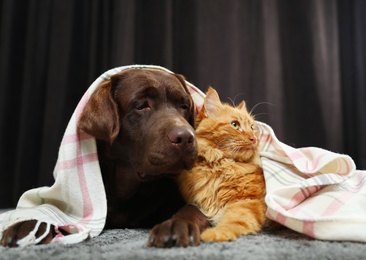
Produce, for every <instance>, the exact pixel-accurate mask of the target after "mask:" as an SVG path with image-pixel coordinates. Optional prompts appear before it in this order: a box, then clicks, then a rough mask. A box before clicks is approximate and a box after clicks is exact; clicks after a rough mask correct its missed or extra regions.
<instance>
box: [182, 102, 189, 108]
mask: <svg viewBox="0 0 366 260" xmlns="http://www.w3.org/2000/svg"><path fill="white" fill-rule="evenodd" d="M180 108H183V109H188V108H189V105H188V104H187V103H184V102H182V103H180Z"/></svg>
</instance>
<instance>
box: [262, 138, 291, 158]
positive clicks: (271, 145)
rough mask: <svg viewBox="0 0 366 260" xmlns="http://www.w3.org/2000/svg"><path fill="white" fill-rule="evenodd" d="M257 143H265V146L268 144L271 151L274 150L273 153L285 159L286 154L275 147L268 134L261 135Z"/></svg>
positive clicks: (275, 144)
mask: <svg viewBox="0 0 366 260" xmlns="http://www.w3.org/2000/svg"><path fill="white" fill-rule="evenodd" d="M259 142H261V143H265V144H269V145H270V148H272V149H275V151H276V152H277V153H278V154H280V155H282V156H284V157H287V154H286V152H285V151H284V150H283V149H282V148H281V147H279V146H278V145H277V143H276V142H275V140H274V139H273V138H272V136H271V135H270V134H262V135H261V136H260V137H259Z"/></svg>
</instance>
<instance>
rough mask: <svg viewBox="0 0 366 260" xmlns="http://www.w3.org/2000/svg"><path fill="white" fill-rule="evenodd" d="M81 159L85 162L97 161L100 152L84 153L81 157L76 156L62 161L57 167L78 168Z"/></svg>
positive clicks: (65, 168)
mask: <svg viewBox="0 0 366 260" xmlns="http://www.w3.org/2000/svg"><path fill="white" fill-rule="evenodd" d="M80 161H82V162H83V163H84V164H86V163H91V162H96V161H98V154H97V153H92V154H87V155H83V156H82V158H81V159H79V158H74V159H70V160H64V161H60V162H59V163H58V164H57V167H58V169H59V170H67V169H72V168H76V167H77V166H78V163H79V162H80Z"/></svg>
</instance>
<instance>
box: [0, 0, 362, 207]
mask: <svg viewBox="0 0 366 260" xmlns="http://www.w3.org/2000/svg"><path fill="white" fill-rule="evenodd" d="M365 24H366V1H363V0H358V1H357V0H342V1H340V0H339V1H336V0H334V1H332V0H288V1H281V0H159V1H152V0H150V1H149V0H145V1H143V0H136V1H133V0H99V1H97V0H78V1H74V0H62V1H59V0H28V1H23V0H0V124H1V125H0V207H14V206H15V205H16V202H17V200H18V198H19V196H20V195H21V194H22V193H23V192H24V191H25V190H28V189H30V188H33V187H39V186H43V185H51V184H52V183H53V177H52V171H53V167H54V165H55V162H56V159H57V151H58V145H59V143H60V141H61V137H62V135H63V131H64V130H65V128H66V124H67V122H68V120H69V117H70V116H71V114H72V112H73V109H74V108H75V106H76V104H77V102H78V101H79V99H80V98H81V95H82V94H83V93H84V91H85V90H86V88H87V87H89V85H90V84H91V83H92V82H93V81H94V80H95V79H96V78H97V77H98V76H99V75H100V74H101V73H103V72H104V71H106V70H108V69H110V68H112V67H116V66H121V65H128V64H156V65H161V66H164V67H167V68H169V69H171V70H173V71H174V72H177V73H181V74H183V75H185V76H186V77H187V79H188V80H189V81H190V82H192V83H193V84H195V85H196V86H197V87H199V88H200V89H201V90H203V91H205V90H206V89H207V86H208V85H212V86H214V87H215V88H216V89H217V90H218V92H219V93H220V95H221V97H222V98H223V99H224V100H227V101H229V99H228V97H230V98H232V99H235V100H236V102H239V101H241V100H242V99H245V100H246V101H247V103H248V106H249V107H253V106H255V105H256V104H259V103H261V104H260V105H258V106H257V107H256V108H255V110H254V113H255V114H257V115H258V117H257V118H258V119H259V120H261V121H264V122H267V123H269V124H270V125H271V126H272V127H273V128H274V129H275V132H276V134H277V135H278V137H279V138H280V140H282V141H284V142H286V143H288V144H290V145H293V146H296V147H301V146H318V147H322V148H326V149H329V150H332V151H335V152H340V153H347V154H349V155H351V156H352V157H353V158H354V160H355V161H356V164H357V166H358V168H360V169H365V168H366V137H365V136H366V26H365Z"/></svg>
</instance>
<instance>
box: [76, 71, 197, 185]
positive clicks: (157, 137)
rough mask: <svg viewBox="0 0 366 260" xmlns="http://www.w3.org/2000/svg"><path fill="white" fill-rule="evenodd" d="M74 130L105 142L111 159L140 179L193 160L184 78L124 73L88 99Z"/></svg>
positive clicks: (191, 112) (177, 168)
mask: <svg viewBox="0 0 366 260" xmlns="http://www.w3.org/2000/svg"><path fill="white" fill-rule="evenodd" d="M78 127H79V128H80V129H82V130H83V131H84V132H86V133H88V134H90V135H93V136H95V138H96V139H98V140H102V141H104V142H106V143H109V144H110V146H111V151H112V154H113V155H112V157H114V158H113V159H115V160H117V161H118V162H119V163H123V164H125V167H126V168H129V169H130V170H131V171H134V172H135V173H136V174H137V175H138V176H139V178H141V179H150V177H151V176H154V177H155V176H159V175H165V174H177V173H179V172H181V171H182V170H183V169H190V168H191V167H193V164H194V161H195V159H196V156H197V143H196V139H195V134H194V127H195V107H194V103H193V100H192V98H191V95H190V94H189V91H188V89H187V86H186V83H185V79H184V77H183V76H181V75H178V74H171V73H168V72H165V71H162V70H148V69H128V70H125V71H122V72H121V73H119V74H116V75H114V76H112V77H111V79H110V80H108V81H106V82H104V83H102V84H101V85H100V86H99V87H98V88H97V89H96V90H95V92H94V93H93V94H92V96H91V97H90V100H89V101H88V103H87V104H86V107H85V109H84V111H83V113H82V115H81V117H80V120H79V123H78Z"/></svg>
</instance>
